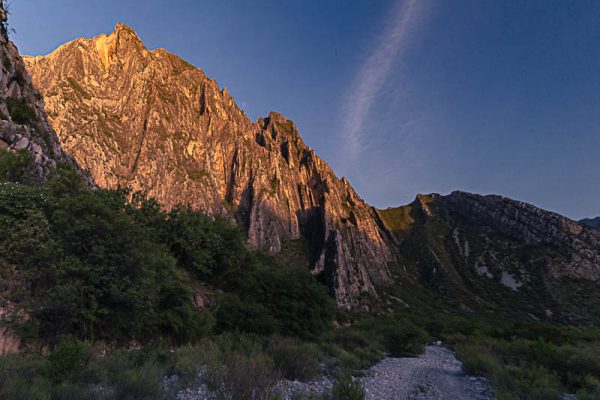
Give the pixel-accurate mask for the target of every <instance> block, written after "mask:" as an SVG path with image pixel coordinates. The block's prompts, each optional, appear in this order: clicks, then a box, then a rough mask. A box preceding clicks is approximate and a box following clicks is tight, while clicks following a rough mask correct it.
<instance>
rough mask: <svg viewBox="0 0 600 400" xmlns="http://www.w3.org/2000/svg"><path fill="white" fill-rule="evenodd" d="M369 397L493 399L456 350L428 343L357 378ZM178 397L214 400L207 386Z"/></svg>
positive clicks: (284, 388) (320, 385)
mask: <svg viewBox="0 0 600 400" xmlns="http://www.w3.org/2000/svg"><path fill="white" fill-rule="evenodd" d="M358 380H359V382H360V383H361V385H362V386H363V388H364V389H365V395H366V396H365V398H366V400H405V399H406V400H444V399H448V400H494V395H493V391H492V387H491V385H490V383H489V382H488V381H487V380H485V379H483V378H478V377H473V376H469V375H467V374H465V372H464V370H463V368H462V364H461V362H460V361H458V360H457V359H456V357H455V356H454V353H452V352H451V351H450V350H448V349H446V348H444V347H441V346H433V345H432V346H427V348H426V351H425V353H424V354H423V355H421V356H420V357H415V358H385V359H383V360H382V361H380V362H379V363H377V364H376V365H374V366H373V367H372V368H370V369H369V370H368V371H366V372H365V375H364V376H363V377H362V378H359V379H358ZM332 387H333V382H332V381H331V380H330V379H329V378H328V377H326V376H322V377H320V378H318V379H316V380H314V381H311V382H307V383H304V382H298V381H280V382H279V383H278V384H277V385H276V387H275V389H276V392H278V393H280V395H281V397H282V398H283V400H288V399H292V398H294V395H296V396H297V395H301V394H302V395H308V394H313V395H321V394H324V393H331V389H332ZM175 398H176V399H178V400H203V399H213V398H214V394H211V393H210V392H209V391H208V390H207V388H206V386H205V385H200V386H196V387H193V388H188V389H184V390H182V391H180V392H179V393H177V395H176V397H175Z"/></svg>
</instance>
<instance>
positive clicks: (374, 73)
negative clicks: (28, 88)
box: [342, 0, 427, 160]
mask: <svg viewBox="0 0 600 400" xmlns="http://www.w3.org/2000/svg"><path fill="white" fill-rule="evenodd" d="M426 1H427V0H398V1H397V2H396V4H395V5H394V6H393V7H392V9H391V11H390V16H389V19H388V21H387V23H386V25H385V29H384V30H383V32H382V34H381V35H380V36H379V38H378V40H377V43H376V44H375V46H374V47H375V48H374V50H373V51H372V52H371V53H370V54H369V55H368V56H367V58H366V59H365V62H364V63H363V65H362V66H361V68H360V70H359V72H358V74H357V76H356V78H355V79H354V82H353V84H352V86H351V88H350V91H349V93H348V94H347V98H346V101H345V102H344V104H343V112H342V114H343V120H342V121H343V124H342V129H343V132H344V135H345V137H346V150H347V156H348V157H349V158H350V160H352V159H354V158H355V157H356V156H357V155H359V153H360V150H361V148H362V147H363V145H364V137H363V134H364V125H365V121H366V119H367V116H368V115H369V111H370V110H371V107H372V105H373V102H374V100H375V98H376V97H377V94H378V93H379V91H380V90H381V89H382V87H383V85H384V84H385V81H386V78H387V76H388V75H389V73H390V72H391V70H392V67H393V66H394V61H395V60H396V59H397V58H398V57H399V56H400V55H401V54H402V52H403V51H404V50H405V49H406V48H407V44H408V43H409V42H410V38H411V36H412V33H413V31H414V28H415V26H416V25H417V24H418V22H419V20H420V15H421V14H422V9H423V8H424V3H425V2H426Z"/></svg>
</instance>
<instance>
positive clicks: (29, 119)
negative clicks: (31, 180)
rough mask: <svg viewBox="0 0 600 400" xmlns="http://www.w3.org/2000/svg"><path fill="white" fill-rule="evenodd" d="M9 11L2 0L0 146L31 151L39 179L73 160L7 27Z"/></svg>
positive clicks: (0, 11)
mask: <svg viewBox="0 0 600 400" xmlns="http://www.w3.org/2000/svg"><path fill="white" fill-rule="evenodd" d="M6 17H7V15H6V10H5V8H4V2H3V1H2V0H0V58H1V60H2V64H1V66H0V149H8V150H11V151H16V150H27V151H29V152H31V154H32V157H33V159H34V161H35V165H36V173H37V175H38V178H39V179H40V180H43V179H45V177H46V176H47V174H48V173H51V172H52V171H54V170H55V168H56V163H57V162H67V163H72V160H71V159H70V158H69V157H68V156H67V155H66V154H65V153H64V152H63V150H62V149H61V146H60V143H59V141H58V137H57V136H56V133H55V132H54V130H53V129H52V128H51V127H50V125H49V124H48V122H47V121H46V114H45V112H44V102H43V98H42V96H41V95H40V93H39V92H38V91H37V89H35V88H34V87H33V85H32V83H31V78H30V76H29V74H28V72H27V70H26V69H25V64H24V63H23V60H22V58H21V56H20V55H19V51H18V50H17V48H16V47H15V45H14V44H13V43H12V42H11V41H10V40H9V38H8V34H7V30H6Z"/></svg>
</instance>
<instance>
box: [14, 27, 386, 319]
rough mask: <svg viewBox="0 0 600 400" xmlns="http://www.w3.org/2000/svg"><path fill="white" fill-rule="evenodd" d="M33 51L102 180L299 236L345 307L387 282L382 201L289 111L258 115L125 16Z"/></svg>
mask: <svg viewBox="0 0 600 400" xmlns="http://www.w3.org/2000/svg"><path fill="white" fill-rule="evenodd" d="M25 61H26V64H27V68H28V69H29V71H30V72H31V74H32V76H33V80H34V82H35V85H36V86H37V87H38V88H39V89H40V90H41V91H42V92H43V94H44V97H45V105H46V110H47V113H48V117H49V119H50V122H51V123H52V126H53V127H54V128H55V129H56V131H57V132H58V135H59V137H60V140H61V143H62V145H63V146H64V148H65V149H66V150H67V151H68V152H69V153H70V154H72V155H73V156H74V157H75V159H76V160H77V162H78V163H79V164H80V165H81V166H82V167H83V168H84V169H86V170H88V171H89V172H90V173H91V175H92V177H93V178H94V180H95V181H96V183H97V184H98V185H99V186H101V187H106V188H116V187H125V186H126V187H130V188H132V189H133V190H136V191H144V192H146V193H147V195H148V196H149V197H153V198H155V199H157V200H158V201H159V202H160V203H161V204H162V205H163V206H164V207H166V208H172V207H174V206H176V205H178V204H186V205H189V206H191V207H193V208H195V209H199V210H203V211H205V212H207V213H209V214H213V215H215V214H218V215H228V216H230V217H231V218H234V219H235V220H236V221H237V222H238V223H239V224H240V225H241V226H243V227H244V228H245V230H246V231H247V232H248V243H249V245H250V246H251V247H252V248H256V249H261V250H264V251H267V252H269V253H271V254H276V253H279V252H280V251H281V250H282V248H283V247H285V244H286V243H287V242H289V241H296V240H302V241H304V242H306V243H308V245H309V246H308V247H309V248H310V263H311V265H312V267H313V270H314V273H315V274H316V275H318V276H319V277H320V278H321V279H322V280H323V281H324V282H326V283H327V284H328V285H329V287H330V288H331V289H332V292H333V293H334V294H335V296H336V299H337V302H338V304H339V305H340V306H342V307H345V308H351V307H356V306H357V305H358V303H359V299H360V297H361V295H362V294H367V295H375V294H376V293H375V286H376V285H377V284H382V283H386V282H387V281H388V280H389V275H388V263H389V262H390V261H392V256H391V252H390V250H389V248H388V246H387V244H386V242H385V241H384V239H383V237H382V232H381V230H380V229H379V227H378V225H377V223H376V220H375V219H374V218H373V215H374V211H373V210H372V209H371V207H370V206H368V205H367V204H366V203H365V202H364V201H363V200H362V199H361V198H360V197H359V196H358V195H357V194H356V192H355V191H354V189H353V188H352V187H351V186H350V185H349V183H348V182H347V181H346V180H345V179H338V178H337V177H336V175H335V174H334V173H333V171H332V170H331V168H330V167H329V166H328V165H327V163H325V162H324V161H323V160H321V159H320V158H319V157H318V156H317V155H316V154H315V153H314V151H313V150H311V149H310V148H309V147H308V146H306V145H305V143H304V142H303V141H302V138H301V137H300V135H299V133H298V131H297V129H296V126H295V125H294V123H293V122H292V121H290V120H287V119H286V118H285V117H284V116H282V115H280V114H277V113H271V114H270V115H269V116H268V117H266V118H261V119H259V120H258V121H256V122H253V121H251V120H250V119H249V118H248V117H246V115H245V114H244V112H243V110H241V109H240V108H239V107H238V106H237V105H236V104H235V102H234V100H233V98H232V97H231V95H230V94H229V92H228V91H227V89H221V88H219V86H218V85H217V83H216V82H215V81H213V80H211V79H209V78H208V77H207V76H206V75H205V74H204V73H203V72H202V71H201V70H200V69H198V68H195V67H194V66H192V65H190V64H188V63H186V62H185V61H183V60H181V59H180V58H178V57H177V56H175V55H173V54H171V53H169V52H167V51H166V50H163V49H158V50H148V49H146V47H145V46H144V44H143V43H142V42H141V40H140V39H139V37H138V36H137V34H136V33H135V32H134V31H133V30H132V29H131V28H129V27H127V26H125V25H122V24H119V25H117V26H116V28H115V31H114V32H113V33H111V34H110V35H101V36H99V37H96V38H93V39H77V40H75V41H73V42H70V43H67V44H65V45H63V46H61V47H60V48H58V49H57V50H55V51H54V52H53V53H51V54H49V55H47V56H44V57H26V58H25Z"/></svg>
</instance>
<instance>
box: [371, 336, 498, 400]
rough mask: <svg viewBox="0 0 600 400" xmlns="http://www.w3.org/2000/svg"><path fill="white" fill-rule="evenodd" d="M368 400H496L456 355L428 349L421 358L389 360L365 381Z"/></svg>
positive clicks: (482, 382)
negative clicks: (464, 370)
mask: <svg viewBox="0 0 600 400" xmlns="http://www.w3.org/2000/svg"><path fill="white" fill-rule="evenodd" d="M361 384H362V386H363V387H364V388H365V392H366V399H367V400H404V399H407V400H444V399H448V400H493V399H494V395H493V392H492V389H491V386H490V384H489V383H488V382H487V381H485V380H484V379H482V378H476V377H472V376H468V375H466V374H465V373H464V372H463V369H462V364H461V362H460V361H458V360H457V359H456V357H454V354H453V353H452V352H451V351H450V350H448V349H445V348H443V347H440V346H427V349H426V351H425V354H423V355H421V356H420V357H418V358H386V359H384V360H382V361H381V362H379V363H378V364H376V365H375V366H373V367H372V368H371V369H370V370H369V371H368V373H367V375H366V376H365V377H364V378H362V379H361Z"/></svg>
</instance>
